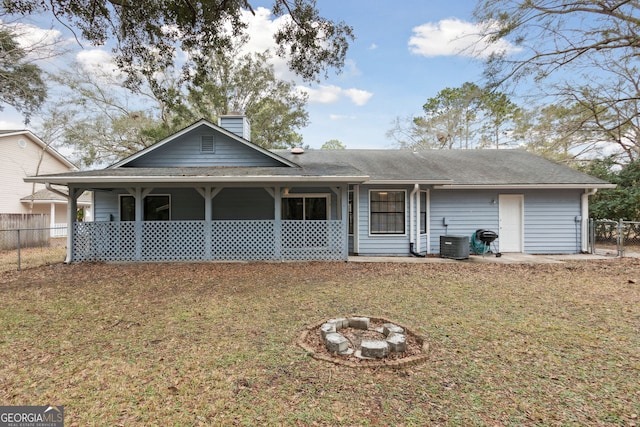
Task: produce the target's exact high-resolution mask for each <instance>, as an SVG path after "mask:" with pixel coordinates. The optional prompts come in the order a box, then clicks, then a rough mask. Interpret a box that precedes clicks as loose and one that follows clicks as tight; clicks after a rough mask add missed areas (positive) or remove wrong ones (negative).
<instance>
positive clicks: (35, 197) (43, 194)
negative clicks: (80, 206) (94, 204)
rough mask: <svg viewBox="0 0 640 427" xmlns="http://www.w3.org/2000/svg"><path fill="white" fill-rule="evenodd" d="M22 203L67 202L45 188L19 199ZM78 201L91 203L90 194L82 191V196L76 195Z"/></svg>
mask: <svg viewBox="0 0 640 427" xmlns="http://www.w3.org/2000/svg"><path fill="white" fill-rule="evenodd" d="M20 201H21V202H23V203H30V202H34V203H51V202H64V203H66V202H67V199H66V198H64V197H62V195H60V194H58V193H55V192H53V191H49V190H47V189H42V190H38V191H36V192H35V193H33V194H29V195H28V196H25V197H23V198H21V199H20ZM78 203H88V204H90V203H91V195H89V194H87V193H83V194H82V196H80V197H78Z"/></svg>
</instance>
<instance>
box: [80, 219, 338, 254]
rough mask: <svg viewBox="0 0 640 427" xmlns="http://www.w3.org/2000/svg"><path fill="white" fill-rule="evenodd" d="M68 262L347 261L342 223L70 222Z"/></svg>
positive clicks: (229, 221)
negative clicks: (71, 232)
mask: <svg viewBox="0 0 640 427" xmlns="http://www.w3.org/2000/svg"><path fill="white" fill-rule="evenodd" d="M73 229H74V233H73V243H72V244H73V255H72V261H210V260H225V261H256V260H264V261H269V260H281V261H287V260H344V261H346V260H347V259H348V253H347V240H346V235H345V230H346V225H345V222H344V221H342V220H325V221H321V220H314V221H304V220H303V221H282V220H237V221H232V220H226V221H141V222H133V221H126V222H119V221H118V222H82V223H75V224H74V228H73Z"/></svg>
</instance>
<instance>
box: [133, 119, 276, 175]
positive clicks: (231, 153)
mask: <svg viewBox="0 0 640 427" xmlns="http://www.w3.org/2000/svg"><path fill="white" fill-rule="evenodd" d="M203 135H213V136H214V151H213V152H212V153H203V152H202V151H201V150H200V141H201V136H203ZM205 166H236V167H238V166H256V167H259V166H262V167H269V166H283V165H282V163H280V162H278V161H277V160H275V159H273V158H271V157H269V156H266V155H265V154H263V153H260V152H259V151H256V150H254V149H252V148H251V147H248V146H246V145H244V144H242V143H240V142H238V141H236V140H233V139H232V138H230V137H228V136H226V135H224V134H222V133H219V132H216V131H215V130H213V129H211V128H210V127H208V126H205V125H202V126H200V127H198V128H197V129H194V130H193V131H192V132H189V133H187V134H185V135H182V136H181V137H179V138H176V139H175V140H173V141H171V142H168V143H167V144H165V145H164V146H162V147H159V148H157V149H155V150H153V151H150V152H149V153H147V154H145V155H144V156H142V157H140V158H138V159H135V160H133V161H131V162H130V163H128V164H127V165H126V167H141V168H142V167H149V168H169V167H205Z"/></svg>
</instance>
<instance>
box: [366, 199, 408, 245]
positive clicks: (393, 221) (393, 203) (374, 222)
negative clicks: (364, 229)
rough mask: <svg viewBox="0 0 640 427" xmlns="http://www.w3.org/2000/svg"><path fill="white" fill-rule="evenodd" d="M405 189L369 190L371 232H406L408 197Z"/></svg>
mask: <svg viewBox="0 0 640 427" xmlns="http://www.w3.org/2000/svg"><path fill="white" fill-rule="evenodd" d="M406 196H407V192H406V191H404V190H371V191H369V232H370V233H371V234H387V235H389V234H406V228H405V219H406V213H405V212H406V198H407V197H406Z"/></svg>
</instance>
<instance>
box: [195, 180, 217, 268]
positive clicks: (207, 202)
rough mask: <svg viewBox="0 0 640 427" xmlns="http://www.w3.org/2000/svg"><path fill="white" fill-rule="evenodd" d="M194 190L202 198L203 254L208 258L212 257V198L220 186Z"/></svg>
mask: <svg viewBox="0 0 640 427" xmlns="http://www.w3.org/2000/svg"><path fill="white" fill-rule="evenodd" d="M196 191H197V192H198V193H199V194H200V195H201V196H202V197H203V198H204V223H205V225H204V233H205V236H204V254H205V257H206V258H207V259H209V260H210V259H213V198H214V197H216V196H217V195H218V193H220V191H222V188H213V187H211V186H208V187H204V188H196Z"/></svg>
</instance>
